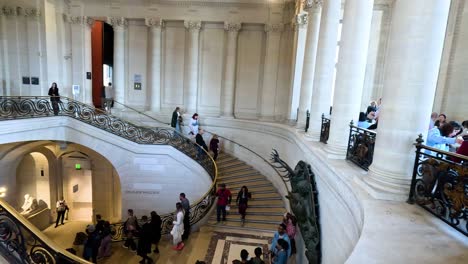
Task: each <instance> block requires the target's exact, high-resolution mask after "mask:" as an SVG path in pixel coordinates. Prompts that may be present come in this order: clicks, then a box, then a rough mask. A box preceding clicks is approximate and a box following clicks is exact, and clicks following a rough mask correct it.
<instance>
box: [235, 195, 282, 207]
mask: <svg viewBox="0 0 468 264" xmlns="http://www.w3.org/2000/svg"><path fill="white" fill-rule="evenodd" d="M234 196H235V195H233V197H232V201H233V202H232V204H231V206H233V207H234V206H235V205H234V201H235V199H236V197H234ZM255 205H257V206H263V205H264V206H283V200H282V199H281V197H277V198H276V197H275V198H258V199H252V200H250V201H249V206H255ZM236 207H237V206H236Z"/></svg>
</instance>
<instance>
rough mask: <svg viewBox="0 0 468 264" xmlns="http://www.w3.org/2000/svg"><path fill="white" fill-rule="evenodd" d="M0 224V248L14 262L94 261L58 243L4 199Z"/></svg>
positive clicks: (1, 204) (65, 262) (66, 263)
mask: <svg viewBox="0 0 468 264" xmlns="http://www.w3.org/2000/svg"><path fill="white" fill-rule="evenodd" d="M0 225H1V231H0V235H1V237H2V239H0V247H2V248H3V249H2V251H3V252H4V253H6V256H5V257H6V258H9V259H14V260H15V262H14V263H64V264H68V263H70V264H72V263H73V264H74V263H84V264H88V263H89V264H90V263H91V262H88V261H86V260H84V259H81V258H79V257H77V256H75V255H73V254H72V253H70V252H68V251H66V250H63V249H62V248H60V247H59V246H57V244H56V243H55V242H54V241H52V240H51V239H50V238H48V237H47V236H46V235H44V234H43V233H42V232H41V231H40V230H39V229H38V228H37V227H35V226H34V225H33V224H31V223H30V222H29V221H28V220H26V219H25V218H24V216H22V215H21V214H19V213H18V212H17V211H16V210H15V209H14V208H13V207H12V206H10V205H9V204H8V203H7V202H5V201H4V200H2V199H0Z"/></svg>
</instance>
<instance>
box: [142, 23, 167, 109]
mask: <svg viewBox="0 0 468 264" xmlns="http://www.w3.org/2000/svg"><path fill="white" fill-rule="evenodd" d="M145 23H146V25H147V26H148V27H149V28H150V37H149V38H148V39H149V40H150V50H149V53H150V54H149V57H150V70H149V72H150V83H151V90H150V91H151V92H150V94H148V98H149V100H150V103H149V105H150V109H151V111H153V112H159V111H160V110H161V29H162V27H164V22H163V21H162V19H160V18H146V19H145Z"/></svg>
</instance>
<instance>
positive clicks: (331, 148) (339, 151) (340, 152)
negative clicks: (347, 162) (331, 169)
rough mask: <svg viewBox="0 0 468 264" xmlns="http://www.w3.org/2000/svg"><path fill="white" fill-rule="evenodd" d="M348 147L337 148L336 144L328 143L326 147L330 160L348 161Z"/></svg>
mask: <svg viewBox="0 0 468 264" xmlns="http://www.w3.org/2000/svg"><path fill="white" fill-rule="evenodd" d="M347 149H348V146H337V145H334V144H330V143H328V144H327V146H326V147H325V153H327V157H328V158H330V159H346V151H347Z"/></svg>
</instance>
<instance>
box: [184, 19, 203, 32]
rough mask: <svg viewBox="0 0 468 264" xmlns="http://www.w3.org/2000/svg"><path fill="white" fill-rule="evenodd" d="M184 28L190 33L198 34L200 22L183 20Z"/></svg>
mask: <svg viewBox="0 0 468 264" xmlns="http://www.w3.org/2000/svg"><path fill="white" fill-rule="evenodd" d="M184 27H185V28H186V29H188V30H189V31H190V32H199V31H200V29H201V21H200V20H185V21H184Z"/></svg>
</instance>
